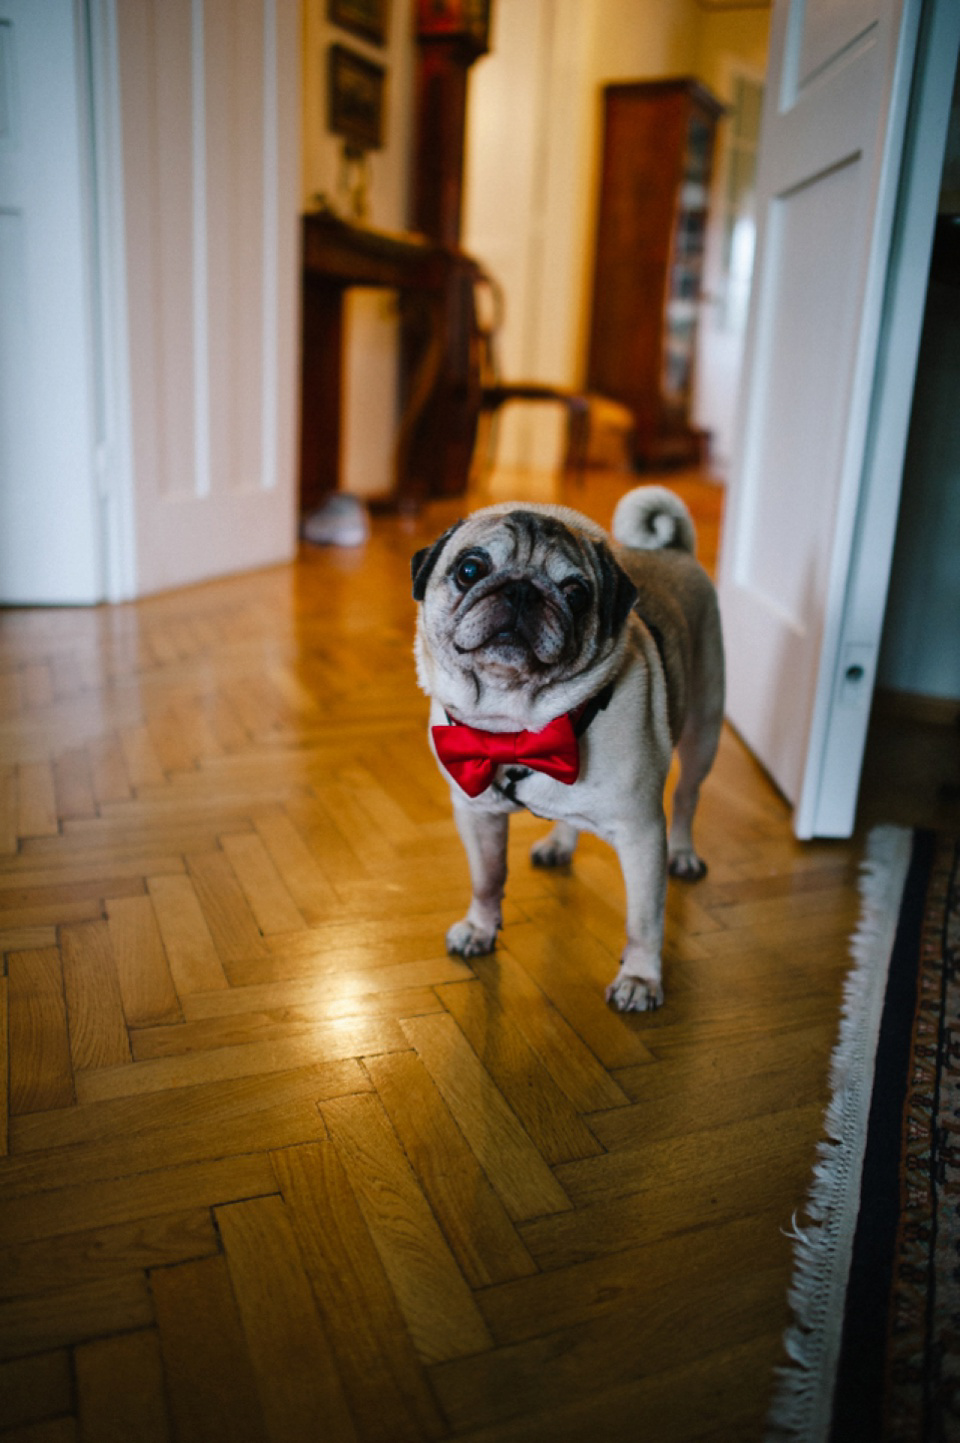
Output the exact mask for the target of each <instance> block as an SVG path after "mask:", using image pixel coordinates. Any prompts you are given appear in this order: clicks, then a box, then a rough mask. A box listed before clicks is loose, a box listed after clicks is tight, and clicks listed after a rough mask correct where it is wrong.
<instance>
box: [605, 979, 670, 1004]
mask: <svg viewBox="0 0 960 1443" xmlns="http://www.w3.org/2000/svg"><path fill="white" fill-rule="evenodd" d="M606 998H607V1001H608V1002H609V1003H611V1004H612V1005H613V1006H614V1007H615V1008H616V1009H617V1011H618V1012H653V1011H655V1009H656V1008H657V1007H662V1006H663V987H662V986H661V985H660V983H659V982H656V983H654V982H645V981H644V980H643V978H642V977H615V978H614V980H613V981H612V982H611V983H610V986H609V987H608V988H607V992H606Z"/></svg>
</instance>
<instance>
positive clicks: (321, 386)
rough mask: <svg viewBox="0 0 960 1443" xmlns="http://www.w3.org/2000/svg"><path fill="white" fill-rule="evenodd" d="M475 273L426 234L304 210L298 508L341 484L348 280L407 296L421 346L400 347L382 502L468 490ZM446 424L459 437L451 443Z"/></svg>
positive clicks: (411, 501) (409, 503)
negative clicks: (398, 402) (390, 467)
mask: <svg viewBox="0 0 960 1443" xmlns="http://www.w3.org/2000/svg"><path fill="white" fill-rule="evenodd" d="M473 269H474V267H473V262H471V261H470V260H469V258H468V257H467V256H464V255H463V254H462V252H459V251H456V250H453V249H450V248H448V247H446V246H442V245H439V244H437V243H436V242H434V241H430V240H427V239H426V238H425V237H423V236H418V235H414V234H395V233H392V232H388V231H377V230H371V229H368V228H367V227H365V226H357V225H352V224H350V223H349V222H347V221H342V220H340V219H338V218H337V217H335V216H331V215H329V214H327V213H315V214H307V215H304V216H303V228H302V286H303V308H302V354H301V368H300V378H301V380H300V384H301V394H300V403H301V404H300V418H301V419H300V507H301V511H309V510H312V509H313V508H315V507H316V506H318V505H319V504H320V503H321V502H322V500H323V499H324V497H325V496H327V495H329V493H330V492H332V491H335V490H336V489H337V487H338V485H339V481H340V457H341V423H342V393H343V382H342V370H343V341H344V337H343V297H344V292H345V291H347V290H349V289H350V287H351V286H375V287H382V288H383V289H385V290H396V291H398V292H399V293H400V297H401V305H402V306H403V305H405V304H406V303H407V301H408V299H413V300H415V304H416V315H415V320H416V325H415V329H416V330H418V331H419V333H420V343H419V344H416V345H414V346H413V347H412V352H411V351H408V348H407V346H404V350H405V351H408V353H407V354H406V355H405V356H404V366H403V378H402V383H401V398H402V414H401V419H400V426H399V432H398V436H397V443H396V449H395V460H394V481H393V489H392V492H391V493H390V495H389V497H386V498H383V499H384V500H388V501H390V502H391V503H392V504H394V505H397V506H400V507H404V508H409V509H416V507H417V506H418V505H419V504H420V503H421V502H422V501H423V500H425V499H426V497H427V496H430V495H438V494H451V493H453V494H456V493H457V492H458V491H462V490H463V489H465V486H466V479H467V478H466V472H467V467H468V466H469V451H470V450H471V449H472V436H473V431H472V430H471V425H472V427H473V429H474V430H475V425H476V417H475V416H474V417H473V419H472V422H471V419H470V415H469V410H470V407H469V406H468V404H467V403H468V399H469V396H468V393H469V391H470V377H469V374H468V362H469V355H468V353H469V339H468V332H467V330H466V329H465V327H466V326H467V325H468V317H467V315H466V314H465V312H464V307H465V304H466V292H465V287H466V286H467V285H469V284H471V283H472V281H471V277H472V273H473ZM406 329H409V328H406ZM458 401H459V404H460V413H461V414H460V415H459V416H457V415H456V414H455V413H456V411H457V403H458ZM451 402H452V411H451V405H450V403H451ZM451 424H452V425H453V429H454V431H456V432H457V433H458V440H459V441H460V443H461V444H458V445H456V446H453V447H451V445H450V444H449V441H450V436H449V432H450V429H451ZM460 432H462V433H463V435H462V436H461V435H459V433H460ZM444 433H448V434H444ZM451 467H452V470H451ZM461 473H462V474H461ZM378 499H380V498H378Z"/></svg>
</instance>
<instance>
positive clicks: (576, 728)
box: [570, 681, 614, 738]
mask: <svg viewBox="0 0 960 1443" xmlns="http://www.w3.org/2000/svg"><path fill="white" fill-rule="evenodd" d="M613 688H614V683H613V682H612V681H608V682H607V684H606V686H605V687H604V688H603V690H602V691H598V692H597V694H596V696H592V697H590V698H589V700H588V701H585V702H584V703H583V705H582V706H578V707H575V708H574V710H573V711H572V712H571V713H570V720H571V721H572V722H573V734H574V736H575V737H577V738H579V737H582V736H583V734H584V732H585V731H586V729H587V727H588V726H589V725H590V723H591V722H592V721H593V719H594V717H595V716H596V715H597V712H601V711H606V709H607V707H608V706H609V705H610V698H611V697H612V696H613Z"/></svg>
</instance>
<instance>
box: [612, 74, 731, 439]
mask: <svg viewBox="0 0 960 1443" xmlns="http://www.w3.org/2000/svg"><path fill="white" fill-rule="evenodd" d="M603 95H604V139H603V162H602V179H601V188H600V200H599V206H598V212H597V233H596V254H595V261H594V278H593V301H592V311H591V325H590V351H589V361H588V371H587V385H588V387H589V389H590V390H591V391H598V392H601V393H602V394H604V395H607V396H611V397H613V398H614V399H616V400H618V401H622V402H623V404H624V405H626V406H629V407H630V409H631V410H632V411H633V413H634V415H635V416H636V421H637V432H636V438H637V439H636V450H635V463H636V465H637V466H638V467H640V468H644V467H652V466H663V465H690V464H696V463H697V462H699V461H701V460H704V459H705V456H706V450H707V438H706V436H705V434H704V433H703V432H702V431H697V430H696V429H695V428H694V427H693V426H692V425H691V422H690V401H691V391H692V386H693V370H694V358H695V351H696V338H697V318H698V308H699V303H700V289H701V276H702V268H703V248H704V241H705V238H706V226H707V206H708V200H709V194H710V175H711V169H712V164H713V150H714V139H715V134H716V126H717V121H718V119H719V117H720V116H721V115H722V114H723V110H724V107H723V106H722V105H721V104H720V102H719V101H718V100H716V99H715V97H714V96H712V95H711V94H710V92H709V91H708V90H706V89H705V88H704V87H703V86H702V85H700V84H698V83H697V82H696V81H695V80H691V79H679V80H654V81H636V82H634V81H630V82H626V83H618V84H614V85H607V86H605V87H604V92H603Z"/></svg>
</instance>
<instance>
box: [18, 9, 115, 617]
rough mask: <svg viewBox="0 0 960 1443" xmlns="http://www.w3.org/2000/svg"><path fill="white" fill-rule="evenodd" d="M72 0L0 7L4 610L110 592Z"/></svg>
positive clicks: (76, 28)
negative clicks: (104, 569) (7, 605)
mask: <svg viewBox="0 0 960 1443" xmlns="http://www.w3.org/2000/svg"><path fill="white" fill-rule="evenodd" d="M81 59H82V44H81V34H80V16H79V12H78V9H77V7H76V6H75V4H74V0H44V3H43V4H37V3H36V0H0V602H22V603H30V602H93V601H98V600H100V598H101V597H102V595H103V583H102V576H101V552H100V519H99V508H98V501H97V488H96V480H95V470H94V464H95V419H94V395H93V346H92V332H91V315H90V311H89V304H88V302H89V298H90V292H91V287H90V283H89V260H90V255H89V252H88V250H87V232H86V213H85V192H84V185H83V166H84V161H85V144H86V134H85V125H84V116H85V95H84V92H83V84H82V78H83V66H82V63H81Z"/></svg>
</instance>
